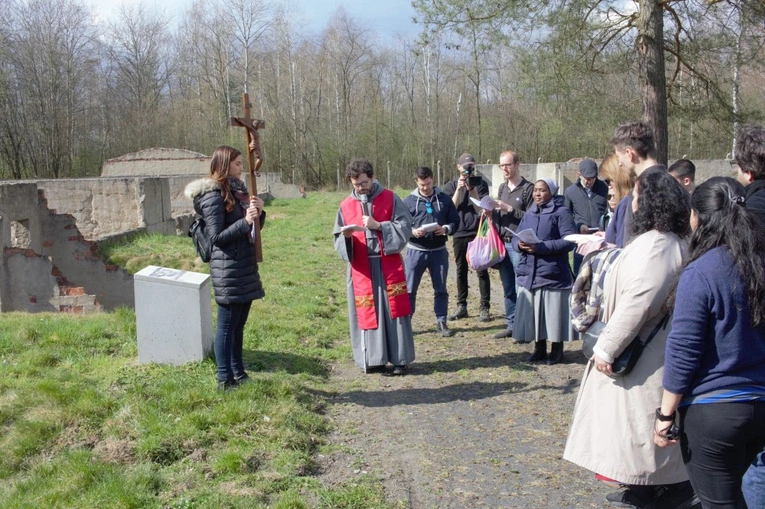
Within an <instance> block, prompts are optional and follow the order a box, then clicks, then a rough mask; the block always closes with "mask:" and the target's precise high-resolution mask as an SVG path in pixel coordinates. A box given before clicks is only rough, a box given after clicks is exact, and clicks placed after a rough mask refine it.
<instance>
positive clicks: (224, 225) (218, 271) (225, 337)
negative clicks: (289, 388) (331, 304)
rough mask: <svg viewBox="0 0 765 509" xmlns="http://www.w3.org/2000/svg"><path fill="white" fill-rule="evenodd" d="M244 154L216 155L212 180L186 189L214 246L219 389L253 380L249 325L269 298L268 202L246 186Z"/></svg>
mask: <svg viewBox="0 0 765 509" xmlns="http://www.w3.org/2000/svg"><path fill="white" fill-rule="evenodd" d="M242 164H243V163H242V154H241V153H240V152H239V151H238V150H236V149H235V148H232V147H227V146H220V147H218V148H217V149H215V152H214V153H213V156H212V159H211V161H210V175H209V177H207V178H203V179H199V180H195V181H194V182H191V183H190V184H189V185H188V186H186V192H185V194H186V196H187V197H188V198H191V199H192V200H193V201H194V210H195V211H196V213H197V214H199V215H201V216H202V217H203V218H204V220H205V234H206V235H207V236H208V237H209V238H210V241H211V243H212V246H213V249H212V258H211V260H210V275H211V276H212V282H213V289H214V291H215V302H216V303H217V305H218V321H217V327H216V330H215V343H214V349H215V361H216V363H217V365H218V388H219V389H220V390H228V389H231V388H233V387H235V386H237V385H239V384H241V383H242V382H244V381H246V380H247V379H248V378H249V377H248V376H247V373H246V372H245V371H244V362H243V360H242V348H243V342H244V325H245V323H246V322H247V317H248V315H249V312H250V306H251V305H252V301H253V300H255V299H261V298H263V296H264V295H265V292H264V291H263V285H262V284H261V282H260V274H259V273H258V264H257V262H256V261H255V246H254V244H253V243H254V240H255V236H256V235H259V234H260V232H258V231H257V228H255V219H256V218H258V217H259V218H260V225H261V226H262V225H263V223H264V221H265V219H266V213H265V211H264V210H263V200H261V199H260V198H259V197H258V196H250V195H249V194H248V193H247V187H246V186H245V185H244V182H242V180H241V176H242Z"/></svg>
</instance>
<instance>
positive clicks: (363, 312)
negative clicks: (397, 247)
mask: <svg viewBox="0 0 765 509" xmlns="http://www.w3.org/2000/svg"><path fill="white" fill-rule="evenodd" d="M370 206H371V207H372V217H373V218H374V219H375V221H378V222H380V223H381V222H383V221H390V220H391V218H392V217H393V192H392V191H389V190H388V189H383V191H382V193H380V194H378V195H377V196H375V198H374V200H373V201H372V202H370ZM340 211H341V212H342V214H343V221H344V222H345V224H357V225H361V216H362V215H363V213H362V211H361V203H360V202H359V201H358V200H355V199H354V198H353V197H352V196H349V197H348V198H346V199H345V200H343V202H342V203H341V204H340ZM373 232H374V233H375V235H377V238H378V239H379V241H380V247H381V249H382V251H383V252H384V251H385V249H384V248H385V246H384V245H383V242H382V232H380V231H379V230H373ZM350 239H351V260H352V261H351V281H352V282H353V294H354V295H355V297H356V298H355V301H356V302H355V304H356V318H358V321H359V328H360V329H362V330H369V329H376V328H377V327H378V323H377V312H376V311H375V299H374V295H373V291H374V289H373V288H372V271H371V269H370V267H369V253H368V252H367V241H366V232H365V231H360V232H353V234H352V235H351V237H350ZM381 262H382V273H383V278H384V280H385V286H386V288H387V290H388V303H389V305H390V316H391V318H401V317H402V316H408V315H410V314H411V313H412V310H411V308H410V306H409V294H408V293H407V291H406V275H405V274H404V264H403V263H401V255H400V254H399V253H393V254H388V255H386V254H383V255H382V256H381Z"/></svg>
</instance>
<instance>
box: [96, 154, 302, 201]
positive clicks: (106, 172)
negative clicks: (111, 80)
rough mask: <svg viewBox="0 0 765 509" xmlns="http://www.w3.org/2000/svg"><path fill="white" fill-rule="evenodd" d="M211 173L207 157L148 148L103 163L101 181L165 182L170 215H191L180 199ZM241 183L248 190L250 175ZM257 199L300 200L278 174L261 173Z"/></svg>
mask: <svg viewBox="0 0 765 509" xmlns="http://www.w3.org/2000/svg"><path fill="white" fill-rule="evenodd" d="M209 172H210V156H206V155H204V154H200V153H198V152H191V151H189V150H181V149H173V148H150V149H146V150H141V151H140V152H135V153H133V154H126V155H124V156H120V157H116V158H114V159H109V160H108V161H106V162H105V163H104V167H103V170H102V171H101V176H102V177H115V178H116V177H145V176H157V177H163V178H164V179H166V180H167V184H168V186H169V189H170V207H171V210H172V213H173V215H175V216H181V215H184V214H191V213H193V204H192V203H191V200H189V199H187V198H186V197H185V196H184V195H183V191H184V189H186V185H187V184H188V183H189V182H191V181H192V180H196V179H198V178H202V177H205V176H207V175H208V174H209ZM242 180H244V182H245V184H247V187H248V188H249V180H250V179H249V175H248V174H247V172H246V171H245V172H244V174H243V175H242ZM258 195H259V196H260V197H261V198H263V199H268V198H301V197H302V193H300V191H298V186H295V185H292V184H285V183H283V182H282V181H281V175H280V174H279V173H270V172H261V173H260V175H259V176H258Z"/></svg>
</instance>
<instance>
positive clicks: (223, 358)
mask: <svg viewBox="0 0 765 509" xmlns="http://www.w3.org/2000/svg"><path fill="white" fill-rule="evenodd" d="M251 305H252V302H248V303H246V304H218V324H217V326H216V327H215V343H214V344H213V349H214V350H215V363H216V364H217V365H218V381H219V382H231V381H233V380H234V377H240V376H242V375H243V374H244V362H243V361H242V347H243V344H244V324H245V323H247V316H248V315H249V314H250V306H251Z"/></svg>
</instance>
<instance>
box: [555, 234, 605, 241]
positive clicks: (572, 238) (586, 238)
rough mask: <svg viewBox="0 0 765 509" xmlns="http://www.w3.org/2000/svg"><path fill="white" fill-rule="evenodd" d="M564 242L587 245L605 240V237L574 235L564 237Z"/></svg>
mask: <svg viewBox="0 0 765 509" xmlns="http://www.w3.org/2000/svg"><path fill="white" fill-rule="evenodd" d="M563 240H568V241H569V242H576V243H577V244H587V243H588V242H592V241H593V240H603V237H602V236H600V235H587V234H586V233H572V234H571V235H566V236H565V237H563Z"/></svg>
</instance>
